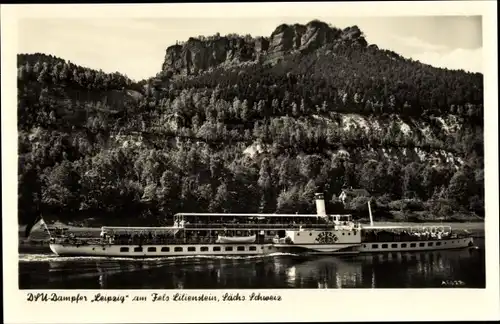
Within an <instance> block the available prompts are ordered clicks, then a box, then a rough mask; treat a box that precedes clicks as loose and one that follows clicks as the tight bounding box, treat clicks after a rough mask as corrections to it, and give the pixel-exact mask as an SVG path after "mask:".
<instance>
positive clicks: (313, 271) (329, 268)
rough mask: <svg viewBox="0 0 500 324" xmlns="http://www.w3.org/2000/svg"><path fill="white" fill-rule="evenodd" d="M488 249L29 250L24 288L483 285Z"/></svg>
mask: <svg viewBox="0 0 500 324" xmlns="http://www.w3.org/2000/svg"><path fill="white" fill-rule="evenodd" d="M484 266H485V265H484V250H482V249H479V250H471V249H462V250H454V251H436V252H424V253H408V252H404V253H385V254H373V255H359V256H351V257H348V256H345V257H325V256H323V257H299V256H292V255H287V256H277V257H263V258H233V259H226V258H184V259H183V258H179V259H168V258H166V259H145V260H133V259H121V260H116V259H106V258H77V259H74V258H61V257H54V256H50V255H29V254H28V255H24V256H21V259H20V262H19V269H20V275H19V285H20V288H21V289H26V288H32V289H37V288H38V289H43V288H50V289H82V288H86V289H219V288H220V289H255V288H318V289H327V288H328V289H332V288H333V289H339V288H404V287H411V288H424V287H441V286H442V282H443V280H461V281H463V282H464V283H465V286H466V287H477V288H480V287H484V285H485V271H484Z"/></svg>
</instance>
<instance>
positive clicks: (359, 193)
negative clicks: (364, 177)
mask: <svg viewBox="0 0 500 324" xmlns="http://www.w3.org/2000/svg"><path fill="white" fill-rule="evenodd" d="M342 192H344V193H345V194H346V195H347V196H358V197H359V196H369V195H370V193H369V192H368V190H366V189H344V190H342Z"/></svg>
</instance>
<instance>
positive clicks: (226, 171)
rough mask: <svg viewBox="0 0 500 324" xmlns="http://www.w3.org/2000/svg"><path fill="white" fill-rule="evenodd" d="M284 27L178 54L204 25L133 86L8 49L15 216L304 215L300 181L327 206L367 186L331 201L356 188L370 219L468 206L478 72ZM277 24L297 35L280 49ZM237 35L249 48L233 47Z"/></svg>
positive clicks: (158, 219) (478, 213)
mask: <svg viewBox="0 0 500 324" xmlns="http://www.w3.org/2000/svg"><path fill="white" fill-rule="evenodd" d="M318 26H319V27H318ZM287 28H288V29H287ZM293 28H294V29H293V31H294V32H293V33H292V32H288V31H287V30H290V26H285V27H283V26H279V27H278V28H277V31H275V32H274V33H273V35H272V36H271V38H270V40H269V43H270V44H269V45H268V46H267V45H266V46H265V48H263V47H262V46H261V45H262V43H263V42H266V41H267V40H265V39H264V40H263V39H262V38H256V39H253V38H251V37H250V38H249V37H248V36H247V37H245V38H244V39H245V41H232V42H227V44H229V45H225V46H226V47H224V48H222V49H221V51H222V50H225V51H232V52H231V53H233V54H231V55H232V56H231V64H227V63H228V62H227V61H224V60H223V59H220V60H214V59H207V60H204V59H203V58H202V56H200V55H201V54H196V55H195V54H192V53H193V45H192V44H191V43H193V42H194V43H196V44H197V45H196V46H201V47H200V48H202V47H203V46H205V47H207V48H212V47H210V46H212V45H210V44H212V43H214V42H215V43H217V39H218V38H220V36H218V35H217V36H214V37H212V38H210V39H208V40H207V39H190V41H188V42H186V43H184V44H177V45H176V46H177V47H176V50H175V51H176V53H177V54H176V55H177V56H175V57H174V58H173V59H172V56H171V55H170V54H168V53H169V52H168V51H167V54H168V55H170V56H168V55H167V56H168V57H166V61H165V63H164V64H163V65H162V66H161V71H160V73H158V75H157V77H155V78H151V79H149V80H143V81H141V82H139V83H136V82H133V81H131V80H130V79H128V78H127V77H125V76H124V75H121V74H119V73H115V74H105V73H103V72H102V71H95V70H92V69H89V68H83V67H80V66H77V65H75V64H73V63H70V62H65V61H64V60H63V59H59V58H55V57H53V56H46V55H43V54H32V55H27V54H23V55H19V56H18V85H19V90H18V98H19V99H18V102H19V104H18V128H19V222H20V223H21V224H22V223H26V222H27V221H28V220H29V219H31V218H33V217H34V215H36V214H37V213H39V212H43V213H44V214H45V215H51V216H52V217H55V218H58V219H60V220H65V221H70V220H76V219H84V218H86V219H88V218H93V219H94V220H95V221H96V222H100V223H103V224H104V223H106V224H120V223H121V224H124V225H126V224H133V223H135V224H145V223H147V224H162V223H163V222H164V221H165V220H166V218H167V217H168V216H171V215H173V213H176V212H181V211H183V212H209V211H210V212H229V211H231V212H300V213H310V212H314V205H313V204H312V199H313V195H314V193H315V192H324V193H325V194H326V197H327V199H328V202H329V204H328V208H329V211H330V212H337V211H338V212H343V211H345V210H344V206H342V204H340V202H339V201H338V198H337V197H338V195H339V194H340V192H341V190H342V188H343V187H353V188H364V189H366V190H368V191H369V192H370V194H371V196H372V197H371V198H366V197H358V198H355V199H353V200H352V201H351V202H350V203H349V204H348V205H347V206H345V208H347V209H348V211H350V212H353V213H354V214H355V215H357V216H358V217H365V215H364V213H365V211H366V201H367V199H372V200H373V205H372V206H374V210H375V211H376V217H379V218H381V217H384V218H389V219H390V218H391V217H401V216H403V218H398V219H408V220H416V219H418V218H420V219H426V220H431V219H440V218H445V219H453V217H454V218H455V219H460V218H469V219H473V218H476V217H484V176H483V174H484V159H483V155H484V154H483V76H482V75H481V74H478V73H466V72H464V71H450V70H446V69H438V68H434V67H431V66H428V65H425V64H422V63H420V62H416V61H412V60H409V59H405V58H403V57H401V56H399V55H397V54H396V53H393V52H390V51H386V50H381V49H378V48H377V46H376V45H368V44H366V41H364V38H363V35H362V33H361V32H360V31H359V29H357V27H355V26H354V27H352V28H350V29H347V30H344V31H340V30H338V29H334V28H331V27H328V28H331V30H330V31H328V30H322V29H321V28H327V27H324V25H318V23H317V22H316V25H315V24H313V23H311V24H308V25H307V26H305V27H304V28H305V29H304V28H302V27H300V26H298V25H294V26H293ZM311 30H312V31H311ZM298 31H300V35H299V36H300V37H302V38H301V39H302V42H301V43H300V44H299V43H297V42H296V41H294V39H295V38H293V37H296V35H297V33H298ZM358 31H359V32H358ZM280 33H282V34H283V35H282V36H279V37H278V38H277V36H276V35H278V34H280ZM287 33H289V35H290V36H289V37H292V44H299V45H300V46H299V45H296V46H295V45H294V46H295V47H294V46H291V47H290V48H285V49H283V48H281V49H280V48H279V46H278V45H279V44H286V43H287V42H289V40H287V37H288V36H287V35H288V34H287ZM294 33H295V34H294ZM294 35H295V36H294ZM314 35H319V36H317V37H316V36H314ZM321 35H323V36H321ZM346 35H347V36H346ZM320 36H321V37H320ZM314 37H316V38H314ZM231 39H237V37H236V38H235V36H233V37H232V38H231ZM242 39H243V37H242ZM276 39H278V40H276ZM304 39H305V40H306V41H304ZM207 42H211V43H210V44H208V43H207ZM294 42H295V43H294ZM205 43H207V44H208V45H203V44H205ZM215 43H214V44H215ZM199 44H202V45H199ZM248 44H253V45H252V46H257V45H256V44H260V45H259V46H258V52H259V55H247V56H246V59H245V60H237V59H235V57H237V56H238V55H236V54H234V53H240V52H241V51H242V50H243V49H245V48H247V49H248V48H250V49H252V48H253V47H251V46H250V47H248V46H249V45H248ZM273 44H274V45H273ZM276 44H278V45H276ZM304 44H305V45H304ZM311 44H314V46H312V45H311ZM275 45H276V46H275ZM306 45H307V46H306ZM231 46H236V47H237V49H238V50H239V51H240V52H238V51H234V50H233V49H232V48H231ZM242 46H243V47H242ZM196 53H202V52H196ZM207 53H209V51H208V52H207ZM219 54H220V57H229V55H226V54H224V53H219ZM219 54H218V55H219ZM183 55H184V56H183ZM214 55H215V54H214ZM224 55H226V56H224ZM240 56H241V55H240ZM196 60H202V61H200V62H202V63H203V62H209V63H206V64H205V63H203V64H201V63H200V64H197V63H196ZM183 62H184V63H186V62H189V64H191V65H192V66H198V67H199V68H196V69H194V70H193V69H192V68H189V66H191V65H189V66H188V67H186V65H185V64H184V63H183ZM172 64H173V65H174V66H171V65H172ZM183 64H184V65H183ZM159 68H160V67H159ZM186 68H188V70H189V73H187V72H186V71H185V70H183V69H186Z"/></svg>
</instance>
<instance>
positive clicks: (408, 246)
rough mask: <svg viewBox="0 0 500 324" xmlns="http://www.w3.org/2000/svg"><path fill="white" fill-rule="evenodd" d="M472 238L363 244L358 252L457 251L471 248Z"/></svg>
mask: <svg viewBox="0 0 500 324" xmlns="http://www.w3.org/2000/svg"><path fill="white" fill-rule="evenodd" d="M473 245H474V241H473V238H472V237H466V238H453V239H451V238H450V239H443V240H428V241H408V242H363V243H362V244H361V246H360V252H362V253H370V252H406V251H433V250H446V249H457V248H464V247H468V246H473Z"/></svg>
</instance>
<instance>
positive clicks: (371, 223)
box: [368, 200, 373, 226]
mask: <svg viewBox="0 0 500 324" xmlns="http://www.w3.org/2000/svg"><path fill="white" fill-rule="evenodd" d="M368 213H369V214H370V226H373V216H372V207H371V204H370V200H368Z"/></svg>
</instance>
